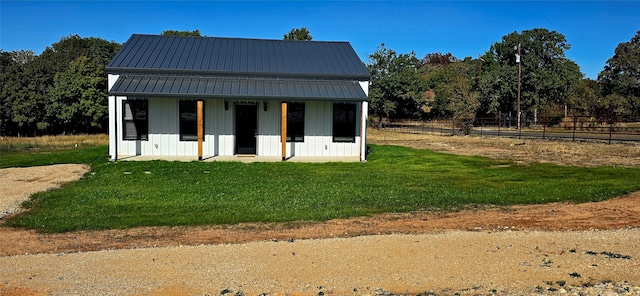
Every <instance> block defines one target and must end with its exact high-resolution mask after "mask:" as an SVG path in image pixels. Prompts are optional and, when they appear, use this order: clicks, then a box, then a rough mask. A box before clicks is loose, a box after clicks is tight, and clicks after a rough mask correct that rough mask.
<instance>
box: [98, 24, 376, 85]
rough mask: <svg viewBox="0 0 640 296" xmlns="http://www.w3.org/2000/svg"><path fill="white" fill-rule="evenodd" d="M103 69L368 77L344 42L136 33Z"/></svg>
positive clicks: (350, 48)
mask: <svg viewBox="0 0 640 296" xmlns="http://www.w3.org/2000/svg"><path fill="white" fill-rule="evenodd" d="M106 69H107V71H108V72H109V73H115V74H119V73H132V72H149V73H151V72H156V73H167V72H180V73H192V74H198V73H205V74H206V73H209V74H223V75H228V74H231V75H234V74H235V75H240V74H247V75H260V76H280V77H282V76H294V77H335V78H343V79H354V80H368V79H369V77H370V75H369V72H368V71H367V69H366V67H365V66H364V64H363V63H362V62H361V61H360V59H359V58H358V56H357V54H356V53H355V51H354V50H353V48H352V47H351V45H350V44H349V43H348V42H325V41H288V40H266V39H241V38H217V37H194V36H168V35H139V34H134V35H132V36H131V38H129V40H128V41H127V42H126V43H125V44H124V46H123V47H122V49H121V50H120V51H119V52H118V53H117V54H116V56H115V57H114V58H113V59H112V60H111V62H110V63H109V64H108V65H107V67H106Z"/></svg>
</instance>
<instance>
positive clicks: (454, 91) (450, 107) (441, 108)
mask: <svg viewBox="0 0 640 296" xmlns="http://www.w3.org/2000/svg"><path fill="white" fill-rule="evenodd" d="M423 60H424V59H423ZM437 60H439V61H444V62H438V63H426V64H423V66H422V67H421V68H420V72H421V73H422V78H423V79H424V81H425V83H426V86H427V88H429V89H430V90H431V91H432V92H433V93H434V98H433V100H431V101H429V102H428V106H429V108H428V110H429V111H430V112H429V113H430V116H431V117H446V118H452V119H454V120H455V121H456V122H458V123H460V125H461V128H462V130H463V131H464V132H465V134H468V133H469V132H470V130H471V127H472V125H473V122H474V121H475V118H476V112H477V109H478V107H479V105H480V102H479V101H478V93H477V92H476V91H474V85H475V83H474V81H475V80H474V79H473V74H472V72H473V69H475V66H473V64H474V62H473V60H471V59H469V60H466V59H465V60H464V61H460V60H458V59H456V58H455V57H453V56H449V57H447V58H446V59H444V60H442V59H437Z"/></svg>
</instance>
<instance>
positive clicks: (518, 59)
mask: <svg viewBox="0 0 640 296" xmlns="http://www.w3.org/2000/svg"><path fill="white" fill-rule="evenodd" d="M516 63H518V112H517V114H518V123H517V125H516V126H517V128H518V129H520V128H521V125H520V117H521V115H520V71H521V70H520V68H521V66H520V64H521V63H520V43H518V54H517V55H516Z"/></svg>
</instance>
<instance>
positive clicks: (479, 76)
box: [478, 55, 484, 90]
mask: <svg viewBox="0 0 640 296" xmlns="http://www.w3.org/2000/svg"><path fill="white" fill-rule="evenodd" d="M482 62H484V59H483V58H482V57H481V56H480V55H478V90H479V89H480V79H481V78H482Z"/></svg>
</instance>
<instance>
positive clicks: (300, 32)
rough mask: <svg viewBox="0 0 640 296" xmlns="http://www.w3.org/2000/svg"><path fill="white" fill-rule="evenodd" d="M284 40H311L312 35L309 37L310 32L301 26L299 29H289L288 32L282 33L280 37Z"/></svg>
mask: <svg viewBox="0 0 640 296" xmlns="http://www.w3.org/2000/svg"><path fill="white" fill-rule="evenodd" d="M282 38H283V39H284V40H301V41H311V39H313V37H311V33H309V30H307V28H305V27H302V28H300V29H296V28H294V29H291V31H289V33H287V34H284V36H283V37H282Z"/></svg>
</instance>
